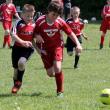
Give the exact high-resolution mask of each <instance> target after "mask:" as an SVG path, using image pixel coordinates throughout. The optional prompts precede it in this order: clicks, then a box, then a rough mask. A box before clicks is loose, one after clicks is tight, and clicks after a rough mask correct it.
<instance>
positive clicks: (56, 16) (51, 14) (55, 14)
mask: <svg viewBox="0 0 110 110" xmlns="http://www.w3.org/2000/svg"><path fill="white" fill-rule="evenodd" d="M58 16H59V14H58V13H55V12H53V11H51V12H48V18H49V19H50V20H51V21H52V22H54V21H55V20H56V19H57V18H58Z"/></svg>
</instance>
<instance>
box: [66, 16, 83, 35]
mask: <svg viewBox="0 0 110 110" xmlns="http://www.w3.org/2000/svg"><path fill="white" fill-rule="evenodd" d="M66 22H67V24H68V25H69V26H70V27H71V29H72V31H73V32H74V33H75V35H76V36H79V35H81V34H82V32H81V31H82V30H83V28H84V23H83V22H82V20H81V19H79V20H78V21H77V22H75V21H73V18H69V19H67V21H66Z"/></svg>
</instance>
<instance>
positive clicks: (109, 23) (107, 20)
mask: <svg viewBox="0 0 110 110" xmlns="http://www.w3.org/2000/svg"><path fill="white" fill-rule="evenodd" d="M102 18H103V20H102V23H101V26H100V31H102V33H101V39H100V49H102V48H103V46H104V39H105V35H106V32H107V30H110V0H107V4H106V5H105V6H104V8H103V10H102ZM109 45H110V44H109Z"/></svg>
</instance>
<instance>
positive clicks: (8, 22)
mask: <svg viewBox="0 0 110 110" xmlns="http://www.w3.org/2000/svg"><path fill="white" fill-rule="evenodd" d="M12 2H13V1H12V0H6V2H5V3H3V4H1V5H0V14H1V21H2V25H3V28H4V30H5V33H4V41H3V48H4V47H5V46H6V44H8V47H9V48H10V46H11V37H10V30H11V27H12V18H13V15H15V16H16V17H17V18H18V19H20V17H19V15H18V13H17V11H16V8H15V6H14V4H13V3H12Z"/></svg>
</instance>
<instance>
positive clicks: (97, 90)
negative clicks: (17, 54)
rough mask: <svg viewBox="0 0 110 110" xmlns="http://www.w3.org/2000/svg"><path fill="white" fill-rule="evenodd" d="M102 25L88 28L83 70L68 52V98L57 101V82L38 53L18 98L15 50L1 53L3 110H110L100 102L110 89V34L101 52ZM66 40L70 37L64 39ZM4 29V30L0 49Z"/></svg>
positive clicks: (28, 67) (65, 62)
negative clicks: (74, 66) (13, 54)
mask: <svg viewBox="0 0 110 110" xmlns="http://www.w3.org/2000/svg"><path fill="white" fill-rule="evenodd" d="M99 27H100V24H97V23H95V24H93V23H91V24H87V25H86V27H85V30H84V32H85V34H86V35H87V36H88V38H89V39H88V41H86V40H84V39H83V49H84V50H83V51H82V54H81V58H80V61H79V64H80V65H79V66H80V68H79V69H75V70H74V68H73V62H74V55H73V56H71V57H70V56H68V55H67V53H66V49H65V50H64V60H63V64H62V68H63V72H64V74H65V83H64V85H65V92H64V98H62V99H59V98H57V97H56V86H55V80H54V78H49V77H48V76H47V75H46V71H45V70H44V68H43V65H42V61H41V59H40V56H39V55H38V54H37V53H36V52H35V53H34V54H33V55H32V57H31V58H30V60H29V62H28V63H27V65H26V72H25V75H24V80H23V85H22V88H21V89H20V91H19V92H18V94H17V95H12V94H11V88H12V86H13V80H12V77H13V68H12V64H11V49H7V48H5V49H2V48H1V49H0V110H110V106H109V105H103V104H102V103H101V102H100V100H99V99H100V94H101V90H103V89H105V88H110V48H109V45H108V41H109V37H110V33H109V32H108V34H107V36H106V39H105V45H104V48H103V49H102V50H99V40H100V31H99ZM64 37H65V39H66V36H64ZM2 41H3V29H2V27H1V26H0V46H1V47H2Z"/></svg>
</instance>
